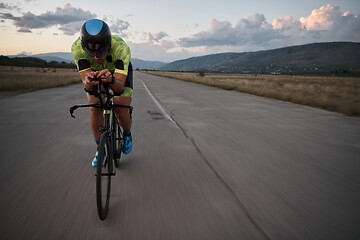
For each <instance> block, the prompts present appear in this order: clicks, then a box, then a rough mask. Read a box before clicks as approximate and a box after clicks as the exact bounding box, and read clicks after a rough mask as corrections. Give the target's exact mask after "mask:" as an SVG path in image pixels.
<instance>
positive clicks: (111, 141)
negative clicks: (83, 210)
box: [70, 79, 133, 221]
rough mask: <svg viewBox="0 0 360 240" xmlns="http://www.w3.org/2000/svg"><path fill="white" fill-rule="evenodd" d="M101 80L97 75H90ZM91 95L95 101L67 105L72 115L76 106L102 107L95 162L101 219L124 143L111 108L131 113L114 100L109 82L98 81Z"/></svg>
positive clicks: (107, 203) (106, 209) (106, 211)
mask: <svg viewBox="0 0 360 240" xmlns="http://www.w3.org/2000/svg"><path fill="white" fill-rule="evenodd" d="M93 80H100V79H93ZM93 94H94V96H95V97H97V98H99V103H96V104H77V105H74V106H72V107H71V108H70V115H71V117H73V118H75V116H74V111H75V110H76V109H78V108H87V107H94V108H99V109H103V116H104V122H103V125H102V127H101V137H100V143H99V146H98V163H97V167H96V174H95V176H96V202H97V210H98V215H99V218H100V219H101V220H102V221H103V220H105V218H106V217H107V214H108V211H109V202H110V188H111V177H112V176H114V175H115V169H114V165H115V167H116V168H118V167H119V163H120V158H121V151H122V146H123V143H124V137H123V129H122V128H121V126H120V125H119V123H118V121H117V118H116V115H115V112H114V108H127V109H129V113H130V117H131V114H132V111H133V107H132V106H127V105H118V104H114V103H113V101H112V98H113V97H114V94H113V93H111V92H110V90H109V85H108V84H106V83H102V82H101V81H100V84H99V85H95V86H94V92H93Z"/></svg>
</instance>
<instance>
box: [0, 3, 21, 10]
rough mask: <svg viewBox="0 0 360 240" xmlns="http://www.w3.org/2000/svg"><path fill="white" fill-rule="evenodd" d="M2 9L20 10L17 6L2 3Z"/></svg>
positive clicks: (0, 4) (0, 7) (0, 6)
mask: <svg viewBox="0 0 360 240" xmlns="http://www.w3.org/2000/svg"><path fill="white" fill-rule="evenodd" d="M0 9H6V10H20V8H18V7H17V6H12V5H9V4H6V3H0Z"/></svg>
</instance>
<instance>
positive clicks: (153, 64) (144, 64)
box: [131, 58, 166, 70]
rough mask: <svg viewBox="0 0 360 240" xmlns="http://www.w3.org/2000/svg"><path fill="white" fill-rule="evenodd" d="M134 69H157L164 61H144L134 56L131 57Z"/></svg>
mask: <svg viewBox="0 0 360 240" xmlns="http://www.w3.org/2000/svg"><path fill="white" fill-rule="evenodd" d="M131 63H132V65H133V68H134V69H147V70H159V69H160V68H161V67H162V66H164V65H165V64H166V63H164V62H158V61H144V60H140V59H136V58H132V59H131Z"/></svg>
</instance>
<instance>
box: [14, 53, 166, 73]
mask: <svg viewBox="0 0 360 240" xmlns="http://www.w3.org/2000/svg"><path fill="white" fill-rule="evenodd" d="M8 57H9V58H15V57H35V58H40V59H42V60H45V61H47V62H51V61H55V62H66V63H74V60H73V58H72V56H71V53H70V52H53V53H42V54H34V55H31V56H28V55H25V54H19V55H12V56H8ZM131 63H132V65H133V68H134V69H148V70H158V69H159V68H160V67H162V66H164V65H165V64H166V63H163V62H157V61H144V60H140V59H136V58H132V59H131Z"/></svg>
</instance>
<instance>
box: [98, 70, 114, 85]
mask: <svg viewBox="0 0 360 240" xmlns="http://www.w3.org/2000/svg"><path fill="white" fill-rule="evenodd" d="M94 75H95V76H96V77H98V78H101V81H102V82H104V83H110V82H111V81H112V74H111V72H110V71H109V69H103V70H101V71H97V72H95V73H94Z"/></svg>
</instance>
